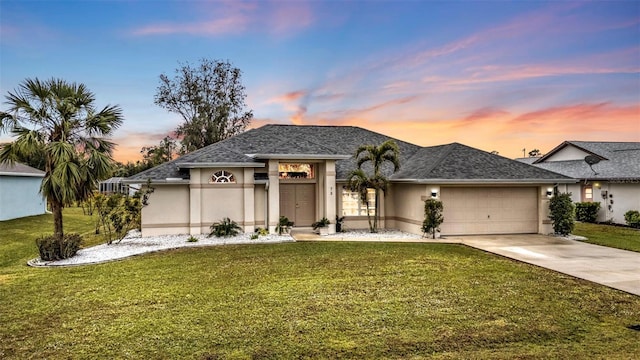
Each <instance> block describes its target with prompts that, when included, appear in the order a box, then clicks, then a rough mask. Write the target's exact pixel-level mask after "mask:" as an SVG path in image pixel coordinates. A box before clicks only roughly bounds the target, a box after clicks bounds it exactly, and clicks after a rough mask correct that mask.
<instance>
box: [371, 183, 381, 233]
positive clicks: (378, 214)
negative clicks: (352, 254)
mask: <svg viewBox="0 0 640 360" xmlns="http://www.w3.org/2000/svg"><path fill="white" fill-rule="evenodd" d="M375 199H376V206H375V209H374V212H375V214H374V216H375V217H374V219H373V229H374V231H373V232H378V220H379V219H380V211H379V210H380V195H378V189H375Z"/></svg>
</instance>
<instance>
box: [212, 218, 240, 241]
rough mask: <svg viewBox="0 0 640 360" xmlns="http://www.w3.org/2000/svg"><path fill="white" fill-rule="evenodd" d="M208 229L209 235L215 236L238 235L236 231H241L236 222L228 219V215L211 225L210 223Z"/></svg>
mask: <svg viewBox="0 0 640 360" xmlns="http://www.w3.org/2000/svg"><path fill="white" fill-rule="evenodd" d="M210 229H211V233H210V234H209V236H216V237H221V236H236V235H238V233H240V231H242V228H240V226H238V223H236V222H235V221H233V220H231V219H229V218H228V217H226V218H224V219H222V221H220V222H217V223H214V224H213V225H211V227H210Z"/></svg>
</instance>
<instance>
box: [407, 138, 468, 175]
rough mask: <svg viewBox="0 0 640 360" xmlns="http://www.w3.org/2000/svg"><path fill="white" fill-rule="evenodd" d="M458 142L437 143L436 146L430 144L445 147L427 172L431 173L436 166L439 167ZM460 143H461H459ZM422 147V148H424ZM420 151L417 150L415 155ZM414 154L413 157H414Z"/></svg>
mask: <svg viewBox="0 0 640 360" xmlns="http://www.w3.org/2000/svg"><path fill="white" fill-rule="evenodd" d="M455 144H458V143H455V142H454V143H450V144H444V145H436V146H429V147H431V148H434V147H441V148H444V150H443V151H442V153H441V154H440V156H439V157H438V158H437V159H436V161H434V162H433V164H432V165H431V166H430V167H429V168H428V169H427V174H428V173H430V172H431V171H433V169H435V168H436V167H438V166H439V165H440V164H442V162H443V161H444V159H445V158H446V157H447V156H448V155H449V154H451V151H453V145H455ZM458 145H459V144H458ZM429 147H423V148H422V149H427V148H429ZM422 149H421V150H422ZM418 152H419V151H417V152H416V154H414V155H413V156H416V155H417V153H418ZM413 156H412V158H413Z"/></svg>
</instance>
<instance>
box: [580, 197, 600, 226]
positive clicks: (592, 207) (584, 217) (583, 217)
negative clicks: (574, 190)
mask: <svg viewBox="0 0 640 360" xmlns="http://www.w3.org/2000/svg"><path fill="white" fill-rule="evenodd" d="M598 210H600V203H599V202H579V203H576V220H578V221H582V222H588V223H594V222H596V219H598Z"/></svg>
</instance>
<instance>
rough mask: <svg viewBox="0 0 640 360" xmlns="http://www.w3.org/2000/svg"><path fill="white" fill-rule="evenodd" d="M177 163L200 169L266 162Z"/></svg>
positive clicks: (257, 164) (259, 165)
mask: <svg viewBox="0 0 640 360" xmlns="http://www.w3.org/2000/svg"><path fill="white" fill-rule="evenodd" d="M175 165H176V166H177V167H179V168H181V169H198V168H212V167H227V168H243V167H254V168H257V167H264V163H261V162H183V163H176V164H175Z"/></svg>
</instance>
